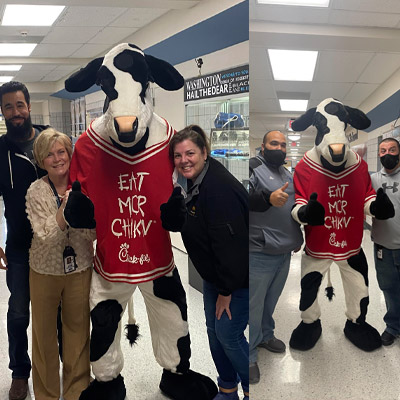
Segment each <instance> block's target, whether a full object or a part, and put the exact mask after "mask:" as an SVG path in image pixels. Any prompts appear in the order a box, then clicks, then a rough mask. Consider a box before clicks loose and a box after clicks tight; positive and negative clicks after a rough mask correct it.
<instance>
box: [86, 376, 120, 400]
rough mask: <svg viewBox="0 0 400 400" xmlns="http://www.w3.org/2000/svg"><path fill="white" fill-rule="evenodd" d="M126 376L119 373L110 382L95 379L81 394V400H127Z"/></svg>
mask: <svg viewBox="0 0 400 400" xmlns="http://www.w3.org/2000/svg"><path fill="white" fill-rule="evenodd" d="M125 397H126V389H125V384H124V378H123V377H122V376H121V375H118V376H117V377H116V378H115V379H113V380H112V381H108V382H99V381H97V380H94V381H93V382H92V383H91V384H90V385H89V386H88V388H86V389H85V390H84V391H83V392H82V393H81V395H80V397H79V400H125Z"/></svg>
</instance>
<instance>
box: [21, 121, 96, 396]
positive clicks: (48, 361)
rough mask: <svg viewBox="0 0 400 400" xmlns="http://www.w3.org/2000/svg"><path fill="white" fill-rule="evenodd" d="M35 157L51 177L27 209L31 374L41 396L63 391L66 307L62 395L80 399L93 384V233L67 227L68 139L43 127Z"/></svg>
mask: <svg viewBox="0 0 400 400" xmlns="http://www.w3.org/2000/svg"><path fill="white" fill-rule="evenodd" d="M33 151H34V156H35V159H36V162H37V164H38V166H39V167H40V168H43V169H45V170H46V171H47V175H46V176H44V177H43V178H41V179H38V180H37V181H35V182H33V183H32V184H31V186H30V188H29V189H28V192H27V195H26V210H27V214H28V218H29V220H30V222H31V226H32V230H33V239H32V245H31V248H30V253H29V262H30V276H29V279H30V295H31V302H32V375H33V389H34V392H35V398H36V399H37V400H52V399H54V400H58V399H59V398H60V396H61V393H60V377H59V357H58V345H57V324H56V320H57V309H58V305H59V304H60V302H61V305H62V324H63V328H62V330H63V332H62V334H63V374H62V376H63V394H62V396H63V398H64V400H77V399H78V398H79V395H80V393H81V392H82V390H83V389H85V388H86V387H87V386H88V384H89V379H90V362H89V320H90V313H89V288H90V280H91V274H92V261H93V240H94V238H95V231H94V230H89V229H74V228H71V227H68V226H67V223H66V222H65V219H64V215H63V212H64V208H65V205H66V203H67V200H68V195H69V190H67V186H68V175H69V166H70V160H71V155H72V144H71V140H70V138H69V137H68V136H67V135H65V134H63V133H61V132H57V131H56V130H54V129H52V128H49V129H46V130H44V131H43V132H42V133H41V134H40V135H39V137H38V138H37V139H36V141H35V144H34V148H33Z"/></svg>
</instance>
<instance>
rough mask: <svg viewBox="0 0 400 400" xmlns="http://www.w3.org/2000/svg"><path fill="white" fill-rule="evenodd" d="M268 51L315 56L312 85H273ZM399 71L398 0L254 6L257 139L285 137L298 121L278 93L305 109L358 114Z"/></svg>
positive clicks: (309, 140)
mask: <svg viewBox="0 0 400 400" xmlns="http://www.w3.org/2000/svg"><path fill="white" fill-rule="evenodd" d="M268 48H271V49H287V50H318V51H319V55H318V59H317V65H316V70H315V73H314V79H313V81H312V82H294V81H290V82H289V81H274V80H273V77H272V71H271V67H270V62H269V58H268V53H267V49H268ZM293 63H296V60H293ZM399 68H400V1H399V0H330V5H329V7H328V8H311V7H295V6H278V5H262V4H257V3H256V0H250V70H251V74H250V93H251V96H250V113H251V116H250V124H251V135H252V137H254V138H262V136H263V135H264V133H265V132H267V131H268V130H271V129H279V130H282V131H284V130H285V125H286V123H287V121H288V119H289V118H290V117H296V116H298V115H299V113H290V112H282V111H281V110H280V107H279V102H278V94H279V93H280V92H284V93H285V95H286V98H296V97H298V95H299V94H300V96H302V97H303V98H307V99H309V103H308V108H311V107H315V106H316V105H317V104H318V103H319V102H320V101H322V100H323V99H325V98H327V97H334V98H337V99H339V100H341V101H343V103H345V104H347V105H349V106H352V107H359V106H360V104H361V103H363V101H365V100H366V99H367V98H368V97H369V96H371V95H372V94H373V93H374V91H375V90H376V89H377V88H378V87H379V86H380V85H382V84H383V83H384V82H385V81H386V80H387V79H388V78H389V77H390V76H391V75H392V74H393V73H394V72H395V71H397V70H398V69H399ZM314 132H315V131H313V130H312V129H311V130H310V131H309V132H307V133H306V134H304V135H303V137H304V140H303V139H302V140H301V141H300V146H297V148H298V150H299V154H303V153H304V151H306V150H308V149H309V148H311V147H312V146H313V142H314ZM290 147H291V146H289V149H290Z"/></svg>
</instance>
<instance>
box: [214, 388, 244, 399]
mask: <svg viewBox="0 0 400 400" xmlns="http://www.w3.org/2000/svg"><path fill="white" fill-rule="evenodd" d="M213 400H239V396H238V392H237V390H236V391H235V392H232V393H224V392H218V394H217V395H216V396H215V397H214V399H213Z"/></svg>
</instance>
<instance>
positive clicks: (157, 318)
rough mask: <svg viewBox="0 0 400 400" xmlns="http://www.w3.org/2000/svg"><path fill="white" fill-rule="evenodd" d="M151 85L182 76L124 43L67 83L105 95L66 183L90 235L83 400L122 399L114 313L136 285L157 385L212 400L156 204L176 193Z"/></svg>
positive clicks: (183, 398) (193, 399)
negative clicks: (194, 356) (88, 205)
mask: <svg viewBox="0 0 400 400" xmlns="http://www.w3.org/2000/svg"><path fill="white" fill-rule="evenodd" d="M153 82H154V83H156V84H157V85H158V86H160V87H161V88H162V89H165V90H179V89H180V88H181V87H182V86H183V83H184V80H183V77H182V76H181V75H180V73H179V72H178V71H177V70H176V69H175V68H174V67H173V66H172V65H171V64H169V63H168V62H166V61H163V60H160V59H158V58H156V57H152V56H150V55H147V54H145V53H144V52H143V51H142V50H141V49H140V48H139V47H137V46H135V45H133V44H129V43H122V44H119V45H117V46H115V47H114V48H113V49H111V50H110V51H109V52H108V53H107V54H106V55H105V56H104V57H101V58H98V59H96V60H93V61H91V62H90V63H89V64H88V65H87V66H86V67H84V68H82V69H81V70H79V71H77V72H76V73H75V74H73V75H72V76H71V77H70V78H68V79H67V80H66V82H65V87H66V89H67V90H68V91H71V92H79V91H83V90H86V89H88V88H90V87H91V86H92V85H94V84H98V85H99V86H100V87H101V90H103V92H104V93H105V95H106V100H105V103H104V108H103V110H104V113H103V115H102V116H100V117H99V118H97V119H95V120H94V121H93V122H92V123H91V124H90V126H89V127H88V128H87V130H86V132H85V133H83V134H82V135H81V136H80V137H79V139H78V141H77V143H76V145H75V149H74V153H73V157H72V160H71V167H70V179H71V181H75V180H78V181H79V182H80V183H81V187H82V193H81V194H80V195H79V196H76V201H75V202H74V203H73V204H76V205H77V207H78V209H79V202H81V201H82V202H88V200H87V198H89V199H90V200H91V201H92V202H93V205H94V214H95V215H94V217H95V220H96V234H97V246H96V254H95V257H94V268H95V271H96V273H94V274H93V275H92V281H91V290H90V309H91V321H92V333H91V341H90V361H91V365H92V371H93V374H94V375H95V378H96V379H95V380H94V381H93V382H92V383H91V384H90V385H89V387H87V388H86V389H85V390H84V391H83V392H82V394H81V395H80V397H79V399H80V400H124V399H125V396H126V388H125V384H124V378H123V377H122V375H121V372H122V368H123V364H124V360H123V354H122V351H121V344H120V336H121V335H120V332H121V319H122V316H123V314H124V310H125V309H126V307H127V304H128V302H129V299H130V298H131V297H132V295H133V292H134V291H135V289H136V288H137V287H138V288H139V290H140V292H141V293H142V294H143V297H144V301H145V304H146V309H147V310H149V313H148V320H149V324H150V332H151V336H152V344H153V351H154V354H155V356H156V360H157V362H158V363H159V364H160V366H161V368H162V376H161V381H160V384H159V387H160V389H161V390H162V392H163V393H164V394H166V395H167V396H168V397H170V398H172V399H175V400H189V399H190V400H211V399H213V398H214V397H215V396H216V394H217V392H218V389H217V387H216V385H215V383H214V382H213V381H212V380H211V379H210V378H209V377H206V376H204V375H202V374H200V373H197V372H194V371H192V370H190V369H189V366H190V354H191V349H190V336H189V328H188V322H187V304H186V294H185V290H184V288H183V286H182V283H181V279H180V277H179V273H178V270H177V268H176V266H175V262H174V257H173V253H172V249H171V242H170V237H169V233H168V231H166V230H165V229H164V228H163V227H162V222H161V218H160V206H161V204H163V203H166V202H167V200H168V198H169V196H170V194H171V192H172V190H173V181H172V174H173V163H172V162H171V159H170V158H169V142H170V140H171V138H172V136H173V134H174V129H173V128H172V127H171V126H170V124H169V123H168V122H167V121H166V120H165V119H163V118H161V117H159V116H158V115H156V114H155V113H154V112H153V99H152V97H151V90H150V85H151V83H153ZM83 193H84V194H83ZM86 196H87V197H86ZM74 213H75V211H74V210H72V209H71V210H70V214H71V215H74ZM78 222H79V220H78ZM129 304H131V303H130V302H129ZM128 310H130V311H128V314H129V319H128V325H127V326H126V331H127V336H128V339H129V341H130V343H131V344H133V343H134V342H135V340H136V338H137V337H138V326H137V324H136V321H135V317H134V312H133V306H132V307H128ZM127 362H129V363H132V364H134V366H133V367H132V369H131V370H133V371H134V370H137V369H138V368H140V366H139V365H135V356H134V354H131V355H130V356H129V359H128V360H127V361H126V363H127ZM136 364H138V362H136ZM160 372H161V371H160ZM133 379H135V377H134V376H129V380H133ZM131 396H132V398H142V397H143V396H142V393H132V394H131V395H129V397H130V398H131Z"/></svg>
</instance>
